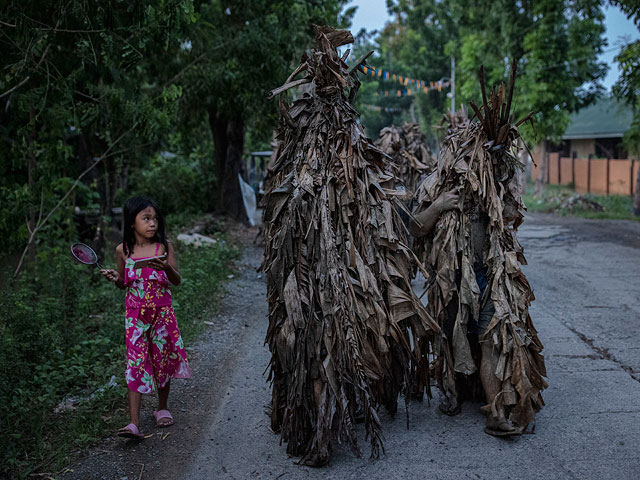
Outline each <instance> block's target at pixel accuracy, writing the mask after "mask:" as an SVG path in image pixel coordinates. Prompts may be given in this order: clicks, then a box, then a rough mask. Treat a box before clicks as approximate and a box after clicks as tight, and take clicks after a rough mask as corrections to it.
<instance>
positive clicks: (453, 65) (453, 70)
mask: <svg viewBox="0 0 640 480" xmlns="http://www.w3.org/2000/svg"><path fill="white" fill-rule="evenodd" d="M455 111H456V59H455V57H454V56H453V55H451V113H453V112H455Z"/></svg>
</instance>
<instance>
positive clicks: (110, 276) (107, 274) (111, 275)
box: [100, 268, 120, 283]
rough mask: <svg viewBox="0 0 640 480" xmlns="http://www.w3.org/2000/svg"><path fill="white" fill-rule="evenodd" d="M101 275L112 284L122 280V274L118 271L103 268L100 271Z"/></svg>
mask: <svg viewBox="0 0 640 480" xmlns="http://www.w3.org/2000/svg"><path fill="white" fill-rule="evenodd" d="M100 273H101V274H102V275H104V278H106V279H107V280H109V281H110V282H113V283H117V282H118V280H120V274H119V273H118V271H117V270H111V269H107V268H103V269H102V270H100Z"/></svg>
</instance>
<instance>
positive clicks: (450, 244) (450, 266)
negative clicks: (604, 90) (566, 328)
mask: <svg viewBox="0 0 640 480" xmlns="http://www.w3.org/2000/svg"><path fill="white" fill-rule="evenodd" d="M513 72H514V73H515V69H513ZM513 81H514V77H512V81H511V86H510V89H509V92H508V94H507V93H506V92H505V88H504V85H502V86H501V87H500V88H498V89H497V90H494V91H493V92H492V94H491V98H490V102H488V101H487V99H486V95H485V93H484V82H483V81H482V80H481V85H482V87H483V88H482V90H483V99H484V102H483V107H482V109H478V108H477V107H476V106H475V105H474V104H473V103H472V104H471V105H472V107H473V108H474V110H475V111H476V114H477V116H478V121H473V122H470V121H468V120H466V121H465V120H462V119H460V118H452V120H454V123H455V125H451V126H450V130H449V134H448V136H447V137H446V139H445V141H444V142H443V146H442V151H441V154H440V156H439V159H438V165H437V168H436V170H435V171H434V172H432V174H431V175H430V176H429V177H427V179H426V180H425V181H424V182H423V183H422V185H421V186H420V187H419V188H418V192H417V196H418V202H419V207H418V210H423V209H425V208H427V207H428V205H429V204H430V203H432V202H433V201H434V200H435V199H436V198H438V197H439V196H440V195H441V194H442V193H443V192H447V191H451V190H452V189H454V188H455V189H458V192H459V195H460V203H461V204H462V205H464V206H465V207H463V210H464V208H466V206H468V205H477V206H478V207H479V209H480V211H481V212H485V215H486V216H487V217H488V222H487V227H486V236H485V239H486V240H485V245H486V244H488V245H486V246H485V249H484V251H483V252H482V255H483V258H484V267H486V272H487V274H486V278H487V282H488V283H487V287H486V289H485V294H484V295H482V296H481V295H480V288H479V285H478V283H477V281H476V275H475V273H474V259H475V257H474V253H473V245H472V231H471V230H472V227H471V220H470V218H469V215H465V214H463V213H462V212H461V210H460V209H458V208H456V209H454V210H451V211H448V212H445V213H444V214H443V215H441V216H440V219H439V220H438V222H437V224H436V226H435V227H434V229H433V231H432V232H431V234H429V235H427V236H425V237H423V238H422V239H417V240H416V242H415V246H416V253H417V254H418V255H419V256H420V257H421V258H422V259H423V260H424V263H425V267H426V269H427V270H428V271H430V274H431V279H432V281H433V283H432V285H431V287H430V289H429V297H428V298H429V302H428V305H427V308H428V310H429V312H430V313H431V315H432V316H433V317H434V318H436V320H437V321H438V323H439V324H440V325H441V327H443V331H444V330H445V328H444V324H445V322H446V321H447V308H448V305H449V303H450V302H452V301H457V316H456V317H455V323H454V325H453V334H452V335H450V337H449V338H447V336H446V335H444V334H443V335H442V337H441V344H440V345H439V346H438V345H436V354H437V355H438V357H439V358H438V360H437V361H436V365H435V367H436V368H435V370H436V377H437V378H438V381H439V386H440V387H441V389H442V390H443V391H444V392H445V393H447V394H454V395H455V394H459V393H460V392H456V382H455V379H454V377H455V375H456V373H459V374H464V375H470V374H472V373H473V372H475V371H476V369H477V368H478V365H476V362H474V358H473V356H472V349H471V345H470V342H469V339H468V337H467V324H468V323H469V322H470V319H471V318H475V319H477V318H478V315H479V311H480V310H481V309H482V308H483V306H484V304H485V302H487V301H488V300H489V299H490V300H492V301H493V304H494V307H495V314H494V315H493V317H492V318H491V320H490V322H489V325H488V327H487V329H486V331H485V332H484V334H482V335H481V337H480V340H481V341H490V342H491V343H492V345H493V348H494V349H495V350H494V351H495V352H498V353H499V361H498V365H497V369H496V370H495V372H494V374H495V375H496V376H497V377H498V379H499V380H500V381H501V384H502V390H501V392H500V393H499V394H498V395H497V396H496V397H495V399H494V401H493V402H492V404H491V408H492V412H493V414H494V416H496V417H497V410H496V408H497V407H499V406H501V405H504V407H505V412H506V413H507V415H508V417H509V418H510V419H511V420H512V421H514V422H515V423H516V424H518V425H519V426H521V427H523V428H524V427H526V426H527V425H529V424H530V423H531V422H533V421H534V419H535V413H536V412H537V411H538V410H539V409H540V408H541V407H542V406H543V405H544V402H543V400H542V396H541V391H542V390H543V389H544V388H546V386H547V383H546V382H545V380H544V378H543V377H545V376H546V370H545V365H544V359H543V357H542V355H541V353H540V352H541V351H542V344H541V343H540V340H539V339H538V336H537V332H536V330H535V328H534V326H533V323H532V321H531V317H530V316H529V310H528V309H529V305H530V302H531V301H532V300H533V299H534V297H533V292H532V291H531V287H530V286H529V282H528V281H527V279H526V277H525V276H524V274H523V273H522V271H521V269H520V264H526V260H525V258H524V255H523V248H522V246H521V245H520V244H519V243H518V239H517V237H516V230H517V228H518V226H519V225H520V224H521V223H522V220H523V213H522V211H523V210H524V205H523V203H522V199H521V195H520V191H519V189H518V185H517V178H516V177H517V175H516V168H519V167H520V166H519V164H518V157H517V155H516V152H515V151H514V150H515V145H516V140H517V139H518V138H519V133H518V130H517V125H519V123H521V122H519V123H518V124H517V125H516V126H513V125H511V124H510V119H509V110H510V105H511V95H512V92H513ZM454 310H455V309H454ZM447 330H448V329H447ZM498 402H501V404H500V403H498Z"/></svg>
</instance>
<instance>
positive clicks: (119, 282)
mask: <svg viewBox="0 0 640 480" xmlns="http://www.w3.org/2000/svg"><path fill="white" fill-rule="evenodd" d="M116 268H117V270H113V269H107V268H105V269H102V270H100V273H102V275H104V277H105V278H106V279H107V280H109V281H110V282H113V283H114V284H115V286H116V287H118V288H120V289H125V288H126V287H127V286H126V285H125V282H124V251H123V249H122V244H120V245H118V246H117V247H116Z"/></svg>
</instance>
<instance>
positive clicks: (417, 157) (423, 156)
mask: <svg viewBox="0 0 640 480" xmlns="http://www.w3.org/2000/svg"><path fill="white" fill-rule="evenodd" d="M375 144H376V146H377V147H378V148H380V149H381V150H382V151H383V152H384V153H386V154H387V155H389V156H390V157H391V158H392V159H393V161H394V163H395V165H396V167H397V168H398V173H397V175H398V177H399V178H400V180H401V181H402V182H403V184H404V186H405V188H406V190H407V192H408V193H410V194H411V195H413V194H414V193H415V192H416V190H417V188H418V185H420V181H421V180H422V179H423V178H424V177H425V176H426V175H428V174H429V173H430V172H431V170H433V168H434V166H435V163H436V157H435V156H434V155H433V154H432V153H431V150H430V149H429V145H428V144H427V139H426V137H425V135H424V134H423V133H422V132H421V131H420V125H418V124H417V123H405V124H404V125H403V126H402V127H399V126H397V125H390V126H388V127H385V128H383V129H382V130H380V137H379V138H378V140H376V142H375Z"/></svg>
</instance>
